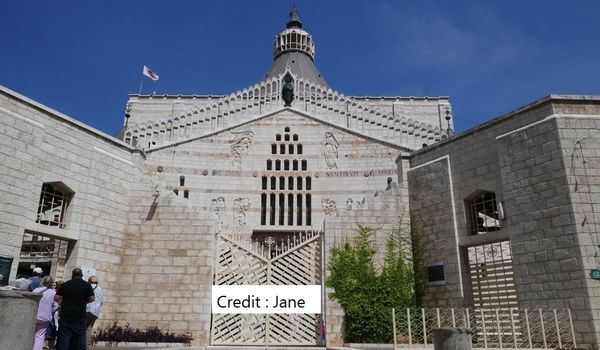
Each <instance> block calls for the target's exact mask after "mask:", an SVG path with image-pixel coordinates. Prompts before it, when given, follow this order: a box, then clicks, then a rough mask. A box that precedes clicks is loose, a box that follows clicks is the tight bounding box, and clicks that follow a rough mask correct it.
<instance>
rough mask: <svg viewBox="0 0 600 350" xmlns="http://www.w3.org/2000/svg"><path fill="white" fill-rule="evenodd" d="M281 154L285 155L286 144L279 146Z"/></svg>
mask: <svg viewBox="0 0 600 350" xmlns="http://www.w3.org/2000/svg"><path fill="white" fill-rule="evenodd" d="M279 154H285V145H284V144H281V145H279Z"/></svg>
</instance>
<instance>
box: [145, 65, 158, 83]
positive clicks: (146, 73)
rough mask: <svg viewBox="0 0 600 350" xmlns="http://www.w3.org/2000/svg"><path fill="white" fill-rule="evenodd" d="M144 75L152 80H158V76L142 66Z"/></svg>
mask: <svg viewBox="0 0 600 350" xmlns="http://www.w3.org/2000/svg"><path fill="white" fill-rule="evenodd" d="M144 75H145V76H147V77H148V78H150V79H152V80H158V74H156V73H154V72H153V71H151V70H150V68H148V67H146V66H144Z"/></svg>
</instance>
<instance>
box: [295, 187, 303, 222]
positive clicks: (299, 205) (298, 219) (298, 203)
mask: <svg viewBox="0 0 600 350" xmlns="http://www.w3.org/2000/svg"><path fill="white" fill-rule="evenodd" d="M296 198H297V201H296V209H297V211H298V213H297V215H296V225H302V195H301V194H298V195H296Z"/></svg>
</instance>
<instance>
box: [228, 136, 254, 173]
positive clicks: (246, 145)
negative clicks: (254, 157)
mask: <svg viewBox="0 0 600 350" xmlns="http://www.w3.org/2000/svg"><path fill="white" fill-rule="evenodd" d="M232 134H236V137H235V138H234V139H233V140H232V141H231V155H232V156H233V161H232V163H233V165H234V166H235V167H237V168H241V167H242V163H243V162H244V160H245V159H246V156H247V155H248V151H249V150H250V146H252V142H253V140H254V132H253V131H252V130H246V131H237V132H233V131H232Z"/></svg>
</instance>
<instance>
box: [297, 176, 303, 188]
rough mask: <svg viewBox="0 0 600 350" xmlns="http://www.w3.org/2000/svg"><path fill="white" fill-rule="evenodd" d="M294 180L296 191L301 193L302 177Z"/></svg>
mask: <svg viewBox="0 0 600 350" xmlns="http://www.w3.org/2000/svg"><path fill="white" fill-rule="evenodd" d="M296 180H297V182H296V188H297V189H298V191H302V177H300V176H298V178H297V179H296Z"/></svg>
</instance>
